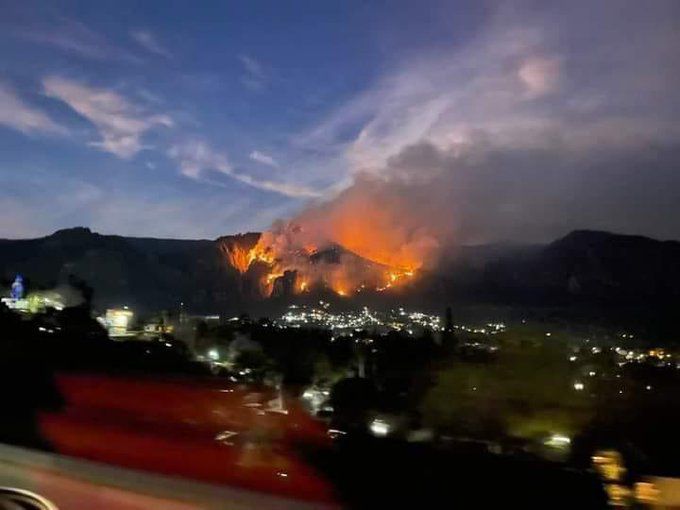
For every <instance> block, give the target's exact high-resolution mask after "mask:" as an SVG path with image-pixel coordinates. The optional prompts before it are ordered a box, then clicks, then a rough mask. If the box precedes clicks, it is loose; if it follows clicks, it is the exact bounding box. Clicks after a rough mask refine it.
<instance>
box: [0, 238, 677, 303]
mask: <svg viewBox="0 0 680 510" xmlns="http://www.w3.org/2000/svg"><path fill="white" fill-rule="evenodd" d="M259 237H260V234H259V233H248V234H242V235H235V236H224V237H220V238H218V239H216V240H176V239H153V238H134V237H122V236H114V235H101V234H97V233H94V232H92V231H90V230H89V229H87V228H82V227H79V228H72V229H66V230H60V231H57V232H55V233H54V234H52V235H50V236H46V237H42V238H38V239H27V240H0V279H1V280H2V284H3V285H4V286H5V287H8V286H9V285H10V283H11V281H12V279H13V278H14V275H15V274H16V273H18V272H19V273H22V274H23V275H24V276H25V277H26V279H27V282H28V286H29V288H30V287H33V288H50V287H54V286H56V285H58V284H60V283H64V282H67V281H68V280H69V279H74V278H75V279H78V280H82V281H84V282H86V283H87V284H88V285H89V286H91V287H92V288H93V289H94V304H95V305H96V306H97V307H99V308H104V307H107V306H114V305H122V304H127V305H130V306H133V307H136V308H138V309H140V310H150V311H153V310H158V309H162V308H168V309H175V308H177V307H178V306H179V303H180V302H184V303H185V307H186V309H187V310H190V311H192V312H197V313H217V312H220V311H229V312H236V311H239V310H248V309H250V308H253V309H264V308H266V305H265V306H264V307H263V306H262V305H263V299H262V298H261V295H260V293H259V292H258V290H257V285H258V280H259V276H260V272H259V271H260V269H258V266H257V264H254V265H253V266H251V267H250V268H249V269H247V271H243V272H241V271H239V270H238V269H237V268H236V266H237V265H238V258H239V257H242V256H243V255H244V253H247V252H248V250H250V249H251V248H252V247H253V246H254V245H255V244H256V243H257V241H258V239H259ZM346 253H349V252H346V251H344V250H343V248H342V247H339V246H333V247H330V248H329V249H328V250H324V251H321V252H318V253H317V254H315V255H312V256H311V257H310V263H311V264H315V263H318V261H319V260H324V261H326V262H332V261H333V260H335V259H337V258H338V257H339V256H340V254H343V256H347V255H346ZM453 255H454V256H452V257H451V260H450V261H449V262H448V263H446V264H444V265H442V266H441V267H440V268H439V269H437V270H436V271H434V272H429V273H425V274H423V275H422V276H421V277H420V278H419V279H418V280H416V281H415V282H413V283H412V284H409V285H408V286H407V287H405V288H403V289H401V290H400V291H399V292H398V293H397V294H396V295H395V294H389V293H384V295H374V296H370V297H369V296H361V298H362V299H366V300H369V299H370V301H371V303H372V304H379V303H380V302H381V301H382V302H384V303H386V304H387V303H391V304H393V303H394V302H395V300H397V301H398V300H403V301H404V303H408V302H413V303H418V304H419V305H422V306H430V307H438V308H441V307H442V306H443V304H444V303H445V302H449V301H453V302H469V303H501V304H504V305H518V306H520V305H521V306H525V305H531V306H562V305H573V304H583V305H591V304H597V305H604V306H609V307H616V306H624V307H629V306H641V307H647V308H649V307H657V306H658V307H664V308H673V307H675V306H676V305H677V304H679V303H680V243H679V242H676V241H657V240H654V239H649V238H646V237H640V236H625V235H617V234H611V233H607V232H594V231H585V230H584V231H575V232H572V233H571V234H569V235H567V236H565V237H563V238H561V239H558V240H556V241H554V242H552V243H550V244H547V245H532V246H523V245H502V244H496V245H487V246H476V247H463V248H459V249H458V250H457V251H456V252H455V253H454V254H453ZM354 257H356V256H354ZM234 261H236V262H234ZM288 290H289V285H288V282H287V281H286V280H285V279H284V280H282V281H281V282H280V283H279V284H277V286H276V287H275V292H274V299H273V300H270V301H276V302H277V303H279V304H281V303H285V302H287V301H289V300H290V295H289V292H288Z"/></svg>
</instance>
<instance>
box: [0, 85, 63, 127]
mask: <svg viewBox="0 0 680 510" xmlns="http://www.w3.org/2000/svg"><path fill="white" fill-rule="evenodd" d="M0 124H2V125H5V126H7V127H10V128H12V129H16V130H17V131H21V132H22V133H33V132H45V133H55V134H64V133H66V129H65V128H64V127H62V126H60V125H58V124H57V123H56V122H54V121H53V120H52V119H51V118H50V117H49V115H47V114H46V113H45V112H43V111H41V110H39V109H37V108H35V107H33V106H30V105H28V104H27V103H25V102H24V101H23V100H22V99H21V98H20V97H19V96H18V95H17V94H16V92H15V91H14V90H13V89H12V88H11V87H10V86H9V85H6V84H3V83H2V82H0Z"/></svg>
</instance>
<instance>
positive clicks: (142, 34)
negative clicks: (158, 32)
mask: <svg viewBox="0 0 680 510" xmlns="http://www.w3.org/2000/svg"><path fill="white" fill-rule="evenodd" d="M130 37H131V38H132V40H133V41H135V42H136V43H137V44H139V45H140V46H141V47H142V48H144V49H145V50H146V51H148V52H150V53H155V54H156V55H160V56H161V57H165V58H168V59H170V58H172V53H170V51H169V50H168V49H167V48H166V47H165V46H163V45H162V44H161V43H160V41H158V39H157V38H156V36H155V35H153V34H152V33H151V32H149V31H148V30H141V29H140V30H132V31H131V32H130Z"/></svg>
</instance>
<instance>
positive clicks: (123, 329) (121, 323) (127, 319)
mask: <svg viewBox="0 0 680 510" xmlns="http://www.w3.org/2000/svg"><path fill="white" fill-rule="evenodd" d="M133 317H134V313H133V312H132V310H129V309H128V308H127V307H125V308H122V309H121V308H109V309H108V310H106V315H105V317H104V325H105V326H106V329H107V331H108V333H109V336H112V337H115V336H127V335H129V334H130V333H129V327H130V325H131V324H132V318H133Z"/></svg>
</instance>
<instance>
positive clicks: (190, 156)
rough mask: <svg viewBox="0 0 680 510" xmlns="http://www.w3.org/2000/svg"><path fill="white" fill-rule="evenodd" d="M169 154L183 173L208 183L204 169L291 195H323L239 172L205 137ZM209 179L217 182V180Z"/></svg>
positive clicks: (172, 150)
mask: <svg viewBox="0 0 680 510" xmlns="http://www.w3.org/2000/svg"><path fill="white" fill-rule="evenodd" d="M168 155H169V156H170V157H171V158H172V159H174V160H176V161H177V162H178V163H179V166H180V171H181V172H182V175H184V176H186V177H189V178H191V179H196V180H203V181H206V182H208V180H207V179H206V178H205V177H204V172H205V171H210V170H212V171H216V172H220V173H222V174H224V175H227V176H229V177H231V178H232V179H236V180H237V181H239V182H242V183H244V184H247V185H248V186H252V187H253V188H257V189H261V190H265V191H271V192H273V193H278V194H280V195H285V196H288V197H293V198H311V197H318V196H320V193H319V192H317V191H315V190H313V189H310V188H308V187H305V186H299V185H297V184H291V183H284V182H275V181H270V180H267V179H258V178H256V177H253V176H252V175H248V174H244V173H242V172H239V171H237V170H236V169H235V168H234V167H233V166H232V165H231V163H230V162H229V160H228V158H227V156H226V155H225V154H224V153H221V152H218V151H215V150H213V149H212V148H211V147H210V146H209V145H208V144H207V143H206V142H204V141H202V140H192V141H188V142H184V143H182V144H176V145H174V146H172V147H171V148H170V150H169V151H168ZM209 182H211V183H213V184H217V182H215V181H209Z"/></svg>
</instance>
